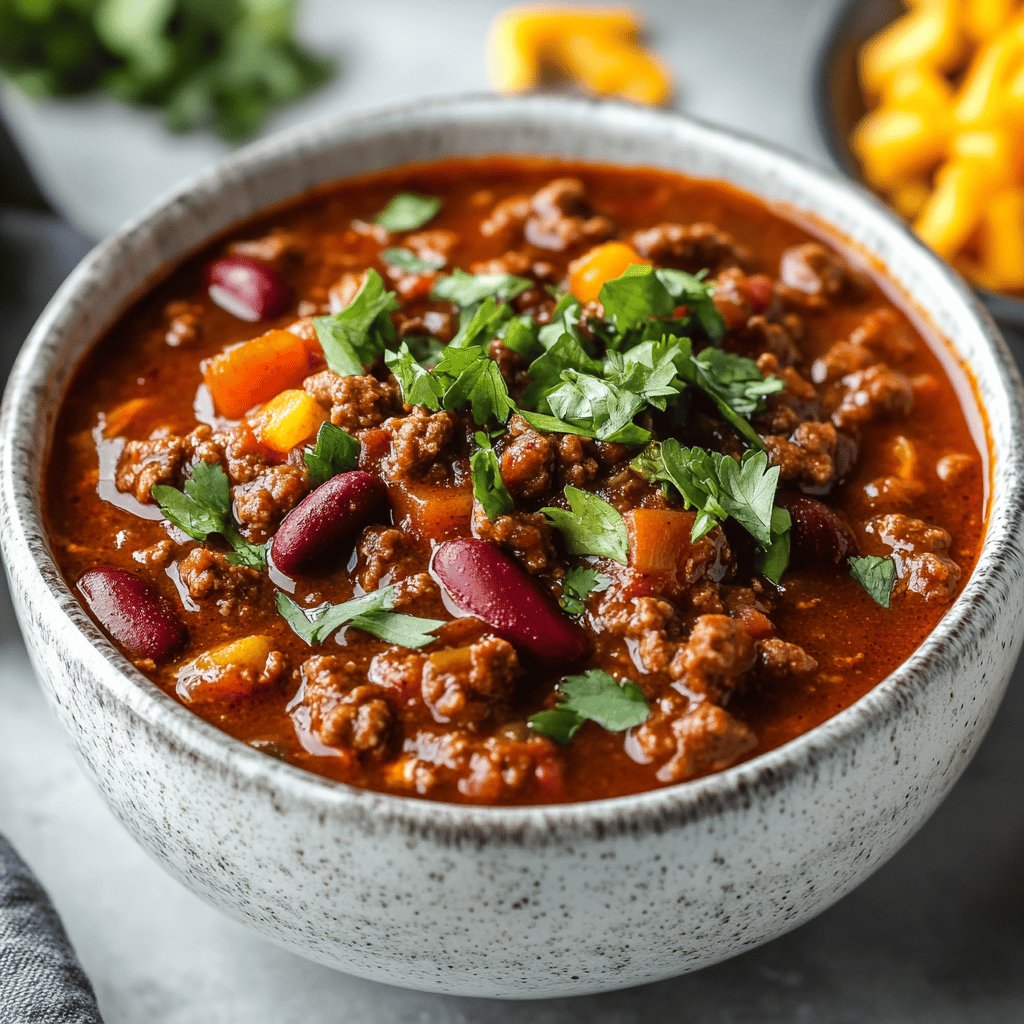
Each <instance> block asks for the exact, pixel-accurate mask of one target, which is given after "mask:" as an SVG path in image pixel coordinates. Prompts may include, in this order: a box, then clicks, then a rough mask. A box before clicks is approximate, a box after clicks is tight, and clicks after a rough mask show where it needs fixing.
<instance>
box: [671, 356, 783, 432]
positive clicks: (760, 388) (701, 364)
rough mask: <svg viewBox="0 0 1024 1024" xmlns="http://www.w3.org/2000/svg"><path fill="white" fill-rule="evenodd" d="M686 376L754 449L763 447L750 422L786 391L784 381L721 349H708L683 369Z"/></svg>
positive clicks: (751, 362)
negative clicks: (771, 399) (771, 398)
mask: <svg viewBox="0 0 1024 1024" xmlns="http://www.w3.org/2000/svg"><path fill="white" fill-rule="evenodd" d="M683 376H684V377H685V378H686V379H687V380H688V381H689V382H690V383H692V384H695V385H696V386H697V387H699V388H700V389H701V390H702V391H704V392H705V394H707V395H708V396H709V397H710V398H711V400H712V401H713V402H714V403H715V405H716V406H717V407H718V411H719V413H720V414H721V416H722V418H723V419H724V420H725V421H726V422H727V423H728V424H729V425H730V426H731V427H732V428H733V429H734V430H735V431H736V432H737V433H738V434H739V435H740V436H741V437H743V438H744V439H745V440H746V441H747V442H748V443H749V444H751V445H753V447H755V448H763V447H764V442H763V441H762V440H761V437H760V435H759V434H758V433H757V431H756V430H754V428H753V427H752V426H751V425H750V424H749V423H748V422H747V419H748V418H749V417H750V416H753V415H754V414H755V413H757V412H760V411H761V410H762V409H763V408H764V401H765V399H766V398H767V397H768V396H769V395H774V394H777V393H778V392H779V391H783V390H784V389H785V387H786V384H785V381H783V380H782V379H781V378H779V377H766V376H765V375H764V374H763V373H761V371H760V370H759V369H758V368H757V363H755V362H754V361H753V360H752V359H747V358H745V357H744V356H738V355H735V354H734V353H732V352H723V351H722V349H719V348H706V349H705V350H704V351H703V352H701V353H700V354H699V355H698V356H696V357H695V358H694V359H693V360H692V362H691V363H690V364H689V365H688V366H686V367H684V368H683Z"/></svg>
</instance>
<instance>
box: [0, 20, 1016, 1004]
mask: <svg viewBox="0 0 1024 1024" xmlns="http://www.w3.org/2000/svg"><path fill="white" fill-rule="evenodd" d="M950 3H952V0H948V2H947V0H920V2H919V3H918V4H915V5H913V6H914V7H915V9H916V8H929V9H931V8H934V9H936V10H937V9H940V8H949V6H950ZM505 6H506V5H503V4H501V3H499V2H497V0H433V2H432V3H430V4H424V3H422V2H420V0H377V2H376V3H368V4H356V3H352V2H351V0H300V2H297V3H293V2H292V0H0V373H2V375H3V377H6V374H7V371H8V369H9V366H10V363H11V361H12V360H13V358H14V356H15V354H16V352H17V349H18V347H19V345H20V344H21V341H22V340H23V338H24V336H25V334H26V333H27V331H28V330H29V328H30V326H31V324H32V322H33V320H34V319H35V317H36V316H37V315H38V313H39V311H40V310H41V308H42V307H43V305H44V304H45V303H46V301H47V300H48V299H49V297H50V296H51V295H52V293H53V291H54V290H55V289H56V287H57V286H58V285H59V284H60V282H61V281H62V280H63V279H64V277H65V276H66V275H67V274H68V273H69V272H70V270H71V269H72V268H73V267H74V265H75V264H76V263H77V262H78V260H79V259H80V258H81V257H82V256H83V255H84V254H85V252H87V251H88V249H89V248H90V246H91V245H92V244H93V242H95V241H96V240H98V239H100V238H102V237H103V236H105V235H106V234H108V233H110V232H111V231H113V230H115V229H116V228H117V227H118V226H119V225H120V224H122V223H123V222H124V221H125V220H127V219H129V218H132V217H134V216H136V215H137V214H138V213H140V212H141V211H142V210H144V209H145V208H146V207H147V206H148V205H150V204H151V203H152V202H154V201H155V200H156V199H157V198H158V197H159V196H160V195H161V194H162V193H164V192H166V191H167V190H168V189H171V188H173V187H174V186H176V185H177V184H179V183H180V182H181V181H182V180H184V179H186V178H187V177H188V176H189V175H192V174H194V173H196V172H197V171H199V170H201V169H202V168H204V167H205V166H207V165H208V164H210V163H211V162H212V161H215V160H217V159H218V158H220V157H222V156H224V155H225V154H226V153H228V152H229V151H230V149H231V148H232V146H234V145H237V144H238V143H239V142H241V141H243V140H246V139H249V138H252V137H259V136H262V135H265V134H268V133H271V132H274V131H277V130H280V129H282V128H285V127H288V126H289V125H294V124H298V123H302V122H306V121H308V120H310V119H313V118H317V117H325V116H342V115H344V114H346V113H349V112H356V111H359V112H362V111H365V110H367V109H369V108H372V107H373V106H377V105H383V104H388V103H392V102H416V101H417V100H420V99H422V98H424V97H428V96H435V95H443V94H449V93H455V92H465V91H479V90H486V89H490V88H493V87H495V86H503V87H506V88H508V87H511V84H513V83H512V79H513V78H514V75H515V73H516V72H517V70H518V71H521V70H522V69H521V68H520V67H519V66H518V65H516V64H515V61H513V65H512V66H510V65H509V63H508V60H507V54H506V59H505V61H504V63H503V61H502V59H501V54H500V53H498V55H497V56H496V53H495V46H496V43H495V39H496V38H497V42H498V43H499V44H500V41H501V39H500V35H499V36H498V37H495V36H493V35H492V36H491V39H492V42H491V45H490V50H489V49H488V38H489V32H491V31H492V28H491V26H492V24H493V23H494V21H495V18H496V16H497V15H499V13H500V12H501V11H502V10H503V9H504V8H505ZM975 6H977V7H978V8H979V9H981V8H982V7H984V8H985V9H989V8H992V9H995V8H1001V9H1002V8H1006V9H1011V8H1017V6H1018V5H1017V4H1015V3H1013V2H1010V3H1008V4H1002V5H1000V4H999V3H998V2H995V0H983V2H981V3H980V4H979V3H976V4H975ZM568 7H569V9H568V11H567V14H568V15H569V16H570V17H569V20H568V22H566V24H568V25H569V27H570V28H571V29H572V30H578V29H579V26H580V25H585V14H586V12H585V11H584V10H583V9H582V8H580V7H575V8H573V7H571V5H568ZM631 9H632V10H633V12H634V13H635V15H636V17H637V18H638V19H639V20H640V21H642V23H643V36H642V40H641V42H640V43H638V44H637V45H638V46H639V45H641V43H642V45H643V46H644V47H646V48H647V49H646V51H642V52H641V58H642V59H643V60H645V61H648V63H647V64H645V65H644V67H645V71H644V75H646V76H647V77H644V75H641V74H640V73H639V71H638V73H637V76H636V77H635V78H630V79H629V81H631V82H634V83H635V82H640V81H643V82H645V83H646V85H645V89H646V93H645V95H644V96H633V97H632V98H634V99H655V100H658V101H662V102H664V103H665V104H666V105H668V106H670V107H672V108H675V109H678V110H680V111H683V112H685V113H687V114H691V115H694V116H697V117H700V118H704V119H707V120H710V121H714V122H717V123H720V124H724V125H727V126H730V127H733V128H736V129H739V130H741V131H743V132H746V133H751V134H755V135H758V136H761V137H763V138H766V139H768V140H770V141H771V142H774V143H776V144H777V145H781V146H783V147H785V148H787V149H790V150H792V151H794V152H795V153H797V154H799V155H800V156H802V157H803V158H804V159H806V160H808V161H810V162H814V163H818V164H823V165H829V164H832V163H833V161H838V162H839V163H840V164H841V165H844V166H845V167H846V168H850V167H851V166H855V164H853V163H852V162H851V161H852V158H851V157H850V156H849V152H848V149H847V148H846V147H845V146H844V140H846V139H847V137H848V135H849V133H850V132H851V131H852V130H853V124H854V122H855V121H856V119H857V118H858V117H859V116H860V115H861V114H862V113H863V110H864V105H865V104H864V100H863V98H862V97H860V95H859V93H857V83H856V63H855V60H856V51H857V47H858V46H859V44H860V43H861V42H862V41H863V40H864V39H865V38H866V37H867V36H868V35H869V34H870V33H873V32H875V31H876V30H877V29H879V28H881V27H882V26H884V25H886V24H887V23H888V22H890V21H891V20H892V19H893V18H894V17H896V16H897V15H899V14H900V13H901V11H902V5H900V4H899V3H891V2H890V3H887V2H875V0H864V2H862V3H860V4H856V3H849V2H846V3H844V2H843V0H772V2H766V0H723V2H720V3H718V4H706V3H700V2H697V0H646V2H642V3H634V4H633V5H632V8H631ZM97 10H99V12H100V13H99V15H97ZM573 26H575V28H573ZM972 31H973V30H972ZM851 33H853V35H852V36H851ZM973 38H974V37H973V36H972V37H971V39H973ZM935 45H936V46H938V44H935ZM963 45H964V46H974V45H980V44H977V43H976V41H974V42H970V43H967V42H965V43H964V44H963ZM929 54H930V55H929V57H928V59H929V61H931V64H930V65H929V68H930V70H938V72H939V73H940V74H945V72H946V64H948V65H949V68H950V74H951V75H957V74H960V73H961V71H960V70H959V68H960V67H961V65H956V66H955V67H954V64H953V58H950V57H948V55H944V51H943V52H940V51H939V50H938V49H936V48H935V46H933V49H932V50H931V51H929ZM633 56H635V55H633ZM915 59H916V58H915ZM967 59H968V58H967V56H964V54H963V53H962V52H961V53H960V56H958V57H957V58H956V60H958V61H965V60H967ZM944 61H945V62H946V64H943V62H944ZM652 68H653V70H652ZM583 86H584V88H585V87H586V83H585V82H584V83H583ZM558 87H559V88H574V89H575V88H580V83H579V82H564V81H563V82H561V83H559V85H558ZM855 94H856V95H855ZM915 109H916V108H915ZM924 120H925V121H927V120H928V118H924ZM905 121H906V119H905V118H904V122H905ZM1014 124H1016V122H1014ZM915 130H916V131H917V132H918V134H917V135H915V136H913V140H916V142H917V144H919V146H920V145H924V144H923V143H921V133H922V129H921V127H920V125H918V126H917V128H916V129H915ZM1013 131H1015V132H1016V135H1014V134H1013V132H1011V141H1012V140H1014V139H1016V140H1017V141H1019V140H1020V136H1021V134H1022V133H1021V132H1020V131H1018V130H1017V129H1014V130H1013ZM912 134H913V133H911V135H912ZM905 136H906V133H905ZM901 138H903V139H904V142H903V143H901V144H902V145H903V148H902V149H901V150H899V152H900V153H903V154H904V157H903V159H904V165H905V166H904V170H905V172H906V179H907V181H908V182H909V183H910V184H911V185H915V186H916V185H919V184H920V185H922V186H923V187H925V188H927V189H931V188H932V187H935V188H938V187H940V185H941V183H939V184H935V185H933V183H932V179H931V178H926V177H923V175H925V174H926V173H927V174H929V175H930V174H931V173H932V170H933V169H934V167H935V165H936V162H937V160H938V157H937V156H936V154H935V153H931V155H930V156H928V155H927V154H926V156H925V157H921V156H920V152H921V150H920V148H919V149H918V150H914V151H913V152H911V150H910V149H909V148H908V144H906V139H905V137H901ZM837 140H838V141H837ZM913 140H912V141H913ZM897 141H899V139H898V140H897ZM882 142H883V143H886V144H890V143H891V135H890V136H886V137H885V138H884V139H883V140H882ZM915 153H917V154H918V155H917V156H915V155H914V154H915ZM908 154H909V155H908ZM922 160H923V161H924V162H921V161H922ZM928 160H930V161H931V163H928ZM915 161H917V162H915ZM887 166H889V165H888V164H887ZM972 166H973V165H972ZM937 180H938V179H936V181H937ZM1022 184H1024V183H1022ZM1011 186H1013V187H1014V188H1016V187H1017V186H1016V185H1015V184H1014V183H1013V182H1010V183H1009V184H1008V185H1007V189H1010V188H1011ZM926 198H927V197H925V199H924V200H922V202H924V201H926ZM968 198H969V197H968ZM978 216H979V217H980V216H982V213H981V212H979V214H978ZM1020 227H1021V230H1022V232H1024V222H1022V223H1021V225H1020ZM978 230H980V229H978ZM985 237H986V236H984V234H983V233H982V234H981V235H978V233H977V230H975V232H974V234H972V235H971V241H970V242H969V246H970V245H974V244H975V240H976V239H978V238H980V239H981V243H983V242H984V241H985ZM1011 241H1012V240H1011ZM981 243H978V244H981ZM969 255H971V256H972V258H973V255H974V253H973V250H971V251H970V253H969ZM0 529H2V526H0ZM1015 682H1016V683H1017V684H1018V685H1011V693H1010V695H1009V697H1008V699H1007V703H1006V705H1005V706H1004V709H1003V711H1002V713H1001V714H1000V716H999V718H998V720H997V722H996V724H995V726H994V728H993V731H992V733H991V734H990V736H989V738H988V740H987V741H986V743H985V745H984V747H983V748H982V750H981V752H980V754H979V755H978V757H977V759H976V761H975V762H974V764H973V765H972V767H971V768H970V769H969V771H968V773H967V775H966V776H965V777H964V779H963V780H962V781H961V782H960V784H959V785H958V786H957V788H956V789H955V791H954V793H953V794H952V796H951V797H950V799H949V800H948V801H947V802H946V803H945V804H944V805H943V807H942V808H941V810H940V811H939V813H938V814H937V815H936V816H935V817H934V818H933V819H932V821H931V822H929V823H928V824H927V825H926V826H925V828H924V829H923V830H922V832H921V833H920V834H919V835H918V836H917V837H916V838H915V839H914V840H913V841H912V842H911V843H910V844H909V845H908V846H907V847H906V848H905V849H904V850H903V851H902V852H901V853H900V854H899V855H898V856H897V857H896V858H895V859H894V860H893V861H892V862H890V863H889V864H888V865H886V866H885V867H884V868H883V869H882V870H881V871H880V872H879V873H878V874H877V875H875V876H874V877H873V878H872V879H871V880H870V881H869V882H868V883H867V884H865V885H864V886H862V887H861V888H860V889H858V890H857V891H856V892H855V893H853V894H852V895H851V896H849V897H847V898H846V899H845V900H843V901H842V902H841V903H840V904H839V905H838V906H836V907H835V908H833V909H832V910H830V911H828V912H827V913H826V914H824V915H822V916H821V917H819V918H818V919H816V920H815V921H813V922H812V923H810V924H809V925H807V926H805V927H804V928H802V929H800V930H799V931H798V932H796V933H794V934H792V935H790V936H787V937H784V938H783V939H781V940H779V941H777V942H775V943H772V944H771V945H769V946H766V947H764V948H762V949H759V950H756V951H754V952H752V953H749V954H747V955H745V956H743V957H740V958H738V959H736V960H734V961H731V962H729V963H727V964H723V965H720V966H719V967H715V968H712V969H710V970H707V971H705V972H703V973H701V974H699V975H696V976H693V977H689V978H681V979H677V980H675V981H670V982H664V983H661V984H658V985H654V986H650V987H647V988H644V989H640V990H635V991H631V992H624V993H616V994H612V995H606V996H601V997H595V998H590V999H583V1000H574V1001H557V1002H544V1003H532V1004H511V1003H497V1002H495V1003H486V1002H482V1001H477V1000H470V999H455V998H445V997H439V996H427V995H421V994H415V993H406V992H401V991H399V990H395V989H390V988H386V987H383V986H379V985H376V984H373V983H370V982H363V981H359V980H356V979H352V978H348V977H345V976H343V975H340V974H336V973H334V972H331V971H329V970H326V969H324V968H320V967H317V966H315V965H312V964H309V963H306V962H305V961H302V960H300V959H298V958H296V957H294V956H292V955H290V954H288V953H285V952H283V951H281V950H278V949H277V948H275V947H273V946H271V945H269V944H268V943H267V942H265V941H264V940H262V939H261V938H259V937H257V936H256V935H254V934H252V933H250V932H248V931H246V930H245V929H243V928H242V927H241V926H239V925H236V924H234V923H233V922H231V921H229V920H227V919H225V918H223V917H222V916H221V915H220V914H219V913H217V912H215V911H213V910H212V909H210V908H208V907H206V906H205V905H204V904H202V903H200V902H199V901H198V900H197V899H196V898H195V897H194V896H192V895H191V894H190V893H188V892H186V891H185V890H184V889H183V888H182V887H180V886H179V885H178V884H177V883H176V882H174V881H173V880H172V879H170V878H169V877H168V876H167V875H165V874H164V873H163V872H162V871H161V870H160V869H158V868H157V867H156V865H155V864H153V863H151V862H150V861H149V860H148V859H147V857H146V855H145V854H144V853H143V852H142V851H141V849H139V848H138V847H137V846H136V845H135V843H134V842H133V841H132V840H131V839H130V838H129V837H128V836H127V834H126V833H124V832H123V831H122V829H121V827H120V826H119V825H118V824H117V823H115V821H114V820H113V818H112V817H111V816H110V814H109V812H108V811H107V810H106V808H105V807H104V806H103V805H102V803H101V801H100V799H99V797H98V796H97V795H96V794H95V793H94V792H93V791H92V789H91V788H90V785H89V783H88V782H87V781H86V780H85V778H84V776H83V775H82V774H81V772H80V770H79V768H78V766H77V764H76V763H75V761H74V758H73V756H72V754H71V752H70V751H69V749H68V748H67V746H66V745H65V742H64V739H63V736H62V735H61V734H60V733H59V732H58V730H57V727H56V724H55V723H54V722H52V721H51V719H50V717H49V715H48V713H47V711H46V708H45V706H44V704H43V701H42V697H41V695H40V694H39V692H38V690H37V688H36V685H35V683H34V680H33V678H32V674H31V669H30V667H29V665H28V663H27V660H26V657H25V655H24V651H23V648H22V646H21V642H20V639H19V637H18V633H17V627H16V625H15V623H14V619H13V616H12V614H11V612H10V608H9V605H8V604H7V603H6V594H5V593H4V594H0V831H2V832H4V833H6V834H7V835H8V837H9V838H10V839H11V840H12V842H14V844H15V845H16V846H17V847H18V848H19V849H20V850H21V852H22V854H23V856H24V857H25V858H26V860H27V861H28V862H29V863H30V864H31V866H32V867H33V868H34V869H35V871H36V872H37V873H38V875H39V877H40V879H41V880H42V882H43V883H44V885H45V886H46V887H47V888H48V890H49V891H50V893H51V895H52V896H53V899H54V902H55V903H56V906H57V908H58V910H59V911H60V913H61V914H62V915H63V917H64V920H65V923H66V925H67V928H68V931H69V933H70V936H71V939H72V941H73V942H74V944H75V946H76V948H77V950H78V952H79V955H80V957H81V959H82V961H83V964H84V966H85V968H86V971H87V973H88V974H89V975H90V977H91V979H92V980H93V983H94V985H95V987H96V990H97V994H98V997H99V1001H100V1006H101V1009H102V1011H103V1013H104V1015H105V1019H106V1020H107V1022H108V1024H121V1022H124V1024H129V1022H131V1024H136V1022H139V1021H146V1022H147V1024H179V1022H180V1024H186V1022H187V1024H195V1022H203V1024H220V1022H225V1024H227V1022H235V1021H239V1020H248V1021H254V1022H262V1021H268V1022H274V1024H290V1022H297V1024H298V1022H301V1024H320V1022H334V1021H338V1022H345V1024H375V1022H378V1021H381V1022H383V1021H388V1022H396V1024H406V1022H408V1024H412V1022H418V1024H435V1022H436V1024H454V1022H463V1021H467V1022H468V1021H482V1020H488V1021H492V1022H495V1024H504V1022H517V1024H518V1022H524V1024H525V1022H526V1021H530V1022H531V1024H538V1022H540V1024H569V1022H574V1021H588V1022H597V1024H625V1022H632V1021H649V1020H653V1019H657V1018H660V1017H667V1018H668V1019H676V1018H678V1017H680V1016H682V1014H684V1013H685V1014H686V1015H687V1016H688V1017H692V1018H693V1019H698V1020H704V1021H709V1022H720V1024H746V1022H751V1024H754V1022H756V1024H765V1022H774V1021H780V1022H781V1021H787V1022H807V1024H821V1022H850V1024H861V1022H868V1021H871V1022H874V1021H878V1022H889V1021H892V1022H896V1021H899V1022H910V1024H913V1022H920V1024H947V1022H949V1024H953V1022H958V1024H959V1022H976V1021H984V1022H986V1024H999V1022H1007V1024H1009V1022H1018V1024H1019V1022H1021V1021H1024V873H1022V871H1021V866H1022V863H1024V815H1022V813H1021V806H1022V802H1021V799H1020V793H1019V780H1020V778H1021V777H1022V769H1024V746H1022V745H1021V743H1020V740H1019V737H1020V735H1021V731H1022V729H1024V693H1022V689H1021V686H1020V685H1019V684H1020V682H1021V680H1020V679H1017V680H1016V681H1015ZM0 1019H3V1013H2V1007H0Z"/></svg>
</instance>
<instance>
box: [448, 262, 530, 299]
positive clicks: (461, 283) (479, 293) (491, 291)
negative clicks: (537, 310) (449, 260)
mask: <svg viewBox="0 0 1024 1024" xmlns="http://www.w3.org/2000/svg"><path fill="white" fill-rule="evenodd" d="M532 287H533V282H532V281H531V280H529V279H528V278H525V277H516V276H515V274H467V273H466V271H465V270H459V269H456V270H454V271H453V272H452V273H451V274H450V275H449V276H447V277H442V278H440V279H439V280H438V281H437V283H436V284H435V285H434V287H433V290H432V291H431V293H430V297H431V298H432V299H446V300H447V301H448V302H453V303H454V304H455V305H456V306H463V307H464V306H475V305H476V304H477V303H478V302H483V301H484V299H502V300H503V301H505V302H508V301H509V300H510V299H514V298H515V297H516V296H517V295H521V294H522V293H523V292H525V291H526V289H527V288H532Z"/></svg>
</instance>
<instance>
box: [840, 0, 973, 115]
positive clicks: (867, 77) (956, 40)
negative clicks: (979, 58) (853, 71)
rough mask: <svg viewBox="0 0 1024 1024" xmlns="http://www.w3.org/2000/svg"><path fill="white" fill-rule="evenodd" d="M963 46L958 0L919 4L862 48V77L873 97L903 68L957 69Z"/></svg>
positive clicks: (865, 86)
mask: <svg viewBox="0 0 1024 1024" xmlns="http://www.w3.org/2000/svg"><path fill="white" fill-rule="evenodd" d="M962 46H963V33H962V30H961V25H960V18H959V4H958V2H957V0H935V2H933V3H928V4H919V5H917V6H916V7H915V8H914V9H913V10H912V11H911V12H910V13H909V14H905V15H904V16H903V17H902V18H898V19H897V20H896V21H894V22H893V23H892V24H891V25H890V26H889V27H888V28H886V29H884V30H883V31H881V32H879V33H878V35H876V36H874V37H873V38H872V39H870V40H869V41H868V42H867V43H865V45H864V46H863V47H862V49H861V52H860V77H861V83H862V84H863V86H864V91H865V92H866V93H867V94H868V95H870V96H877V95H878V94H879V93H881V92H882V89H883V88H884V86H885V83H886V82H887V81H888V80H889V79H890V78H891V77H892V76H893V75H894V74H895V73H896V72H897V71H898V70H900V69H901V68H906V67H915V66H917V67H920V66H923V67H930V68H935V69H937V70H939V71H948V70H950V69H951V68H953V67H955V66H956V63H957V61H958V60H959V59H960V55H961V52H962Z"/></svg>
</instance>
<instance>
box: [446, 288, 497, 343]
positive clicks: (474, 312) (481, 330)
mask: <svg viewBox="0 0 1024 1024" xmlns="http://www.w3.org/2000/svg"><path fill="white" fill-rule="evenodd" d="M511 317H512V310H511V309H510V308H509V307H508V306H506V305H505V304H504V303H503V302H498V301H497V300H496V299H494V298H492V297H491V296H488V297H487V298H486V299H484V301H483V302H481V303H480V305H478V306H476V307H464V308H463V309H462V315H461V317H460V318H459V321H460V322H459V330H458V333H457V334H456V335H455V337H454V338H452V340H451V346H450V347H453V348H469V347H470V346H471V345H486V344H487V343H488V342H489V341H490V340H491V339H492V338H495V337H497V335H498V331H499V330H501V328H502V327H503V326H504V325H505V323H506V322H507V321H508V320H510V319H511Z"/></svg>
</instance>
